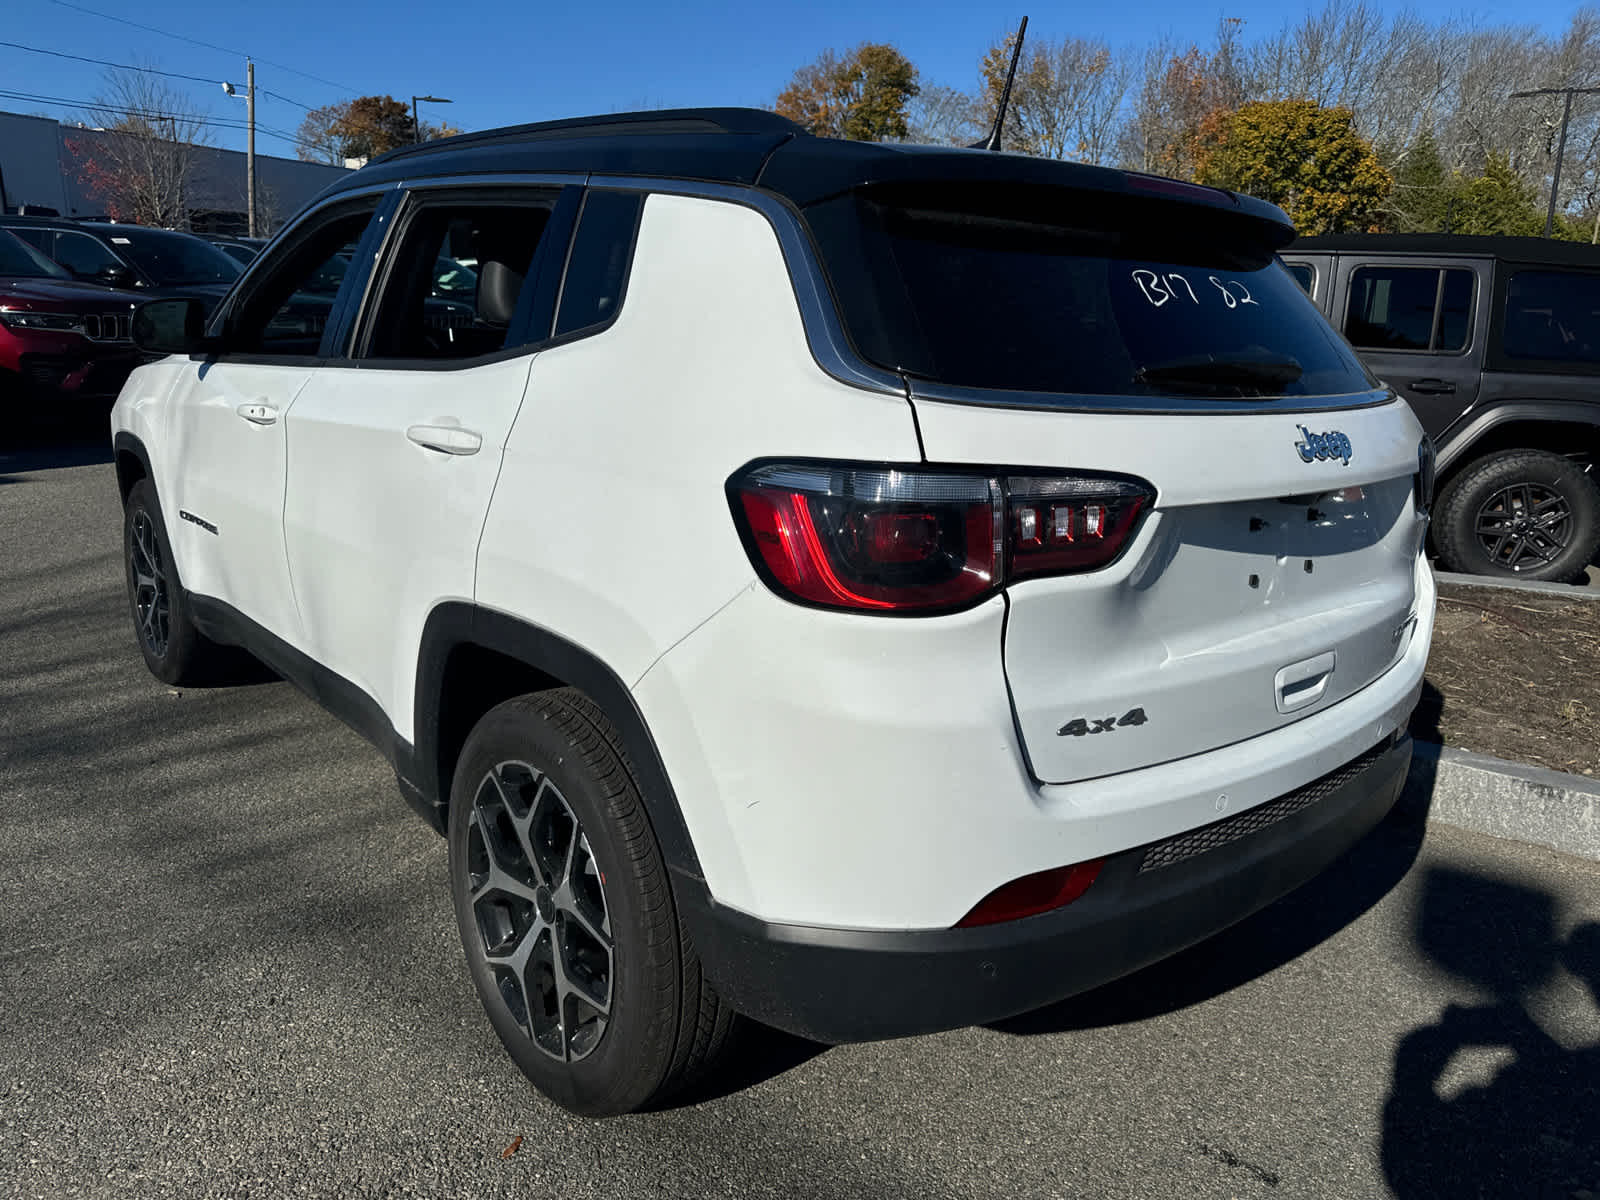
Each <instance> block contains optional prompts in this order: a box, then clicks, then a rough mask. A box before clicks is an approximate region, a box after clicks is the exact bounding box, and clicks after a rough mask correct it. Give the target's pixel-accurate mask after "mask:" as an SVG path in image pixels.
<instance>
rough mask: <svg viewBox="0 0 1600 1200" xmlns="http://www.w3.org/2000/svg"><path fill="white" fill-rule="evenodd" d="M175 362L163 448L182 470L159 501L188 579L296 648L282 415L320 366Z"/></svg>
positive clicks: (298, 640) (298, 633)
mask: <svg viewBox="0 0 1600 1200" xmlns="http://www.w3.org/2000/svg"><path fill="white" fill-rule="evenodd" d="M175 361H177V362H178V363H179V364H180V365H179V368H178V371H177V375H178V379H177V383H176V386H175V387H174V388H173V390H172V393H171V397H170V403H171V404H172V421H171V425H170V428H169V439H168V442H167V444H166V445H165V446H163V447H162V449H163V450H164V451H165V452H166V453H165V455H164V457H167V458H168V459H169V461H171V462H174V463H180V464H182V468H181V470H177V471H175V472H174V474H173V476H172V479H171V480H170V483H169V485H168V487H167V488H166V489H165V491H164V493H163V494H162V497H161V501H162V511H163V514H164V516H165V518H166V526H167V536H168V538H169V539H170V540H171V542H172V550H173V554H174V555H176V556H177V559H178V564H179V570H180V571H181V572H182V577H183V584H184V586H185V587H186V588H188V589H189V590H190V591H192V592H196V593H199V594H200V595H203V596H212V597H215V598H216V599H218V600H222V601H225V602H226V603H228V604H231V605H232V606H233V607H234V608H236V609H238V610H239V611H240V612H241V613H243V614H244V615H245V616H247V617H249V618H250V619H251V620H252V621H254V622H256V623H257V624H258V625H261V626H263V627H264V628H266V629H270V630H272V632H274V633H275V634H277V635H278V636H279V637H281V638H282V639H283V640H284V641H286V642H288V643H290V644H291V645H296V646H298V645H300V644H301V628H300V618H299V614H298V613H297V612H296V609H295V603H294V591H293V588H292V587H291V585H290V582H289V564H288V559H287V557H286V555H285V553H284V545H283V495H284V491H283V489H284V480H285V475H286V466H287V455H286V453H285V440H284V430H285V424H284V422H285V417H286V415H287V414H288V411H289V408H290V406H291V405H293V403H294V399H295V397H296V396H298V395H299V394H300V391H301V389H302V388H304V387H305V386H306V384H308V383H309V382H310V381H311V378H312V375H313V372H314V368H312V367H309V366H298V365H279V364H270V365H262V364H256V363H233V362H215V363H202V362H193V361H190V360H188V359H178V360H175ZM247 406H248V407H250V408H259V407H261V406H265V407H267V408H269V409H272V410H275V411H276V413H277V419H276V420H274V421H273V422H272V423H271V424H265V425H263V424H257V423H255V422H253V421H250V420H246V419H245V417H244V416H242V415H241V414H240V409H241V408H242V407H247ZM180 511H188V512H191V513H194V514H195V515H196V516H198V517H200V518H201V519H203V520H206V521H209V522H210V523H211V524H213V525H215V526H216V527H217V532H216V533H211V532H209V531H208V530H205V529H202V528H201V527H200V526H198V525H195V524H193V523H192V522H189V521H185V520H182V519H180V517H179V515H178V514H179V513H180Z"/></svg>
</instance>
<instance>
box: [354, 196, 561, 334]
mask: <svg viewBox="0 0 1600 1200" xmlns="http://www.w3.org/2000/svg"><path fill="white" fill-rule="evenodd" d="M555 196H556V193H554V192H530V193H528V194H527V197H526V198H525V199H520V200H517V201H495V200H489V199H483V200H463V201H459V202H456V201H451V200H441V199H438V198H428V199H425V200H423V201H422V202H421V203H420V204H419V205H418V207H417V209H416V210H415V212H413V213H412V215H411V216H410V218H409V219H408V220H407V221H406V223H405V225H404V228H403V231H402V234H401V238H400V246H399V249H398V251H397V252H396V253H395V256H394V261H393V262H392V264H391V265H390V267H389V271H388V274H387V275H386V276H385V278H384V283H383V291H382V294H381V296H380V297H379V299H378V306H377V310H376V315H375V316H374V318H373V320H372V334H371V340H370V344H369V346H368V350H367V357H370V358H399V359H461V358H476V357H479V356H481V355H485V354H494V353H497V352H498V351H501V350H513V349H517V348H519V346H520V345H521V344H523V343H525V342H526V340H527V339H526V337H516V336H514V334H513V326H514V324H515V323H516V318H517V315H518V311H519V305H520V303H521V301H522V297H523V294H524V292H525V291H527V290H528V288H529V287H530V286H531V285H530V284H529V281H528V276H529V273H530V271H531V269H532V266H533V261H534V255H535V254H536V253H537V251H538V249H539V242H540V239H541V238H543V237H544V234H545V229H546V227H547V226H548V225H549V222H550V214H551V210H552V209H553V207H554V205H555Z"/></svg>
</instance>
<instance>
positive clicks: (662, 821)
mask: <svg viewBox="0 0 1600 1200" xmlns="http://www.w3.org/2000/svg"><path fill="white" fill-rule="evenodd" d="M464 646H473V647H477V648H480V649H483V650H489V651H493V652H495V653H497V654H502V655H504V656H506V657H507V658H510V659H514V660H515V661H517V662H520V663H522V664H524V665H526V666H528V667H531V668H533V669H534V670H536V671H538V672H540V673H541V674H544V675H547V676H550V677H551V678H553V679H557V680H560V681H562V683H564V684H565V685H567V686H569V687H574V688H577V689H578V690H579V691H581V692H583V693H584V694H585V695H586V696H588V697H589V698H590V699H591V700H593V701H594V702H595V703H596V704H597V705H599V706H600V708H601V709H602V710H603V711H604V712H605V714H606V716H607V718H608V719H609V720H610V721H611V723H612V725H614V726H615V727H616V730H617V733H618V735H619V736H620V737H621V739H622V745H623V748H624V749H625V750H626V752H627V755H628V759H629V763H630V765H631V766H632V768H633V773H634V777H635V782H637V784H638V785H639V791H640V794H641V796H642V797H643V799H644V804H645V811H646V813H647V815H648V816H649V819H650V824H651V828H652V829H653V830H654V831H655V835H656V841H657V842H658V843H659V845H660V847H661V853H662V857H663V858H664V859H665V860H666V864H667V868H668V870H670V871H671V872H672V873H673V874H674V875H676V876H680V877H684V876H687V877H688V878H689V879H690V880H692V881H693V882H694V883H696V884H698V885H700V886H701V887H703V886H704V879H703V877H702V875H701V871H700V859H699V857H698V855H696V853H695V849H694V842H693V840H692V839H691V838H690V836H689V827H688V825H687V824H686V823H685V822H684V819H683V811H682V809H681V808H680V807H679V805H678V797H677V793H676V792H675V791H674V790H673V787H672V781H671V780H670V779H669V778H668V776H667V770H666V766H665V764H664V763H663V762H662V760H661V753H660V751H659V750H658V749H657V748H656V743H655V739H654V738H653V737H652V736H651V734H650V728H649V726H648V724H646V722H645V719H644V715H643V714H642V713H641V712H640V711H639V706H638V705H637V704H636V703H635V702H634V699H633V693H632V692H631V691H629V689H628V686H627V685H626V684H625V683H623V681H622V680H621V679H620V678H619V677H618V676H617V673H616V672H615V671H613V670H612V669H611V668H610V667H609V666H608V665H607V664H606V663H605V662H603V661H602V660H601V659H600V658H599V657H597V656H596V655H594V654H593V653H591V652H590V651H588V650H586V649H584V648H583V647H582V646H579V645H577V644H576V643H574V642H571V641H568V640H567V639H566V638H563V637H561V636H560V635H559V634H555V633H552V632H551V631H550V630H548V629H544V628H541V627H540V626H538V625H534V624H532V623H530V622H527V621H523V620H520V619H518V618H516V617H512V616H508V615H506V614H505V613H501V612H497V611H495V610H493V609H489V608H484V607H482V606H480V605H476V604H468V603H465V602H462V601H447V602H445V603H443V604H439V605H437V606H435V608H434V609H433V611H432V612H431V613H429V614H428V620H427V622H426V624H425V625H424V626H423V630H422V641H421V648H420V650H419V654H418V661H417V682H416V712H415V716H416V725H415V728H414V731H413V732H414V741H415V749H414V751H413V763H414V767H415V782H414V783H413V784H412V786H413V787H415V788H416V790H417V791H418V792H420V793H421V797H420V798H421V799H423V800H424V801H425V802H427V803H429V804H431V805H433V806H434V807H435V809H436V810H437V811H438V812H440V813H442V812H443V808H444V806H445V804H446V803H447V802H448V799H449V788H450V781H449V780H448V779H446V778H443V777H442V770H441V768H442V762H441V751H442V747H441V745H440V736H439V731H440V729H441V717H442V715H443V714H442V711H441V709H442V701H443V692H444V676H445V670H446V667H447V664H448V663H449V660H450V655H451V653H452V651H454V650H455V649H457V648H458V647H464Z"/></svg>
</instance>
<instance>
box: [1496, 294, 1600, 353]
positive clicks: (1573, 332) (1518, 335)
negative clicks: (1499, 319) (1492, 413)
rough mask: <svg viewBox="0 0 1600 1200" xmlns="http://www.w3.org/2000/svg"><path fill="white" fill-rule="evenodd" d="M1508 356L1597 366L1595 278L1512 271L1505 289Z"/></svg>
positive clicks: (1599, 340)
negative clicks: (1513, 272) (1512, 273)
mask: <svg viewBox="0 0 1600 1200" xmlns="http://www.w3.org/2000/svg"><path fill="white" fill-rule="evenodd" d="M1505 352H1506V356H1507V357H1508V358H1522V359H1543V360H1545V361H1547V362H1571V363H1592V364H1600V274H1584V273H1580V272H1576V271H1518V272H1516V273H1515V274H1514V275H1512V276H1511V282H1510V284H1509V285H1508V287H1507V289H1506V326H1505Z"/></svg>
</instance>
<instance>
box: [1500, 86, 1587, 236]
mask: <svg viewBox="0 0 1600 1200" xmlns="http://www.w3.org/2000/svg"><path fill="white" fill-rule="evenodd" d="M1594 95H1600V88H1533V89H1532V90H1530V91H1526V92H1512V93H1511V98H1512V99H1513V100H1525V99H1527V98H1528V97H1530V96H1565V97H1566V98H1567V102H1566V104H1565V105H1564V106H1563V107H1562V109H1561V136H1560V137H1559V138H1557V139H1556V166H1555V172H1554V175H1553V176H1552V178H1551V180H1550V207H1549V208H1548V209H1546V210H1545V215H1544V235H1545V237H1549V236H1550V232H1551V230H1553V229H1554V228H1555V225H1556V197H1557V196H1559V195H1560V194H1561V160H1562V159H1563V158H1564V157H1566V153H1567V123H1568V122H1569V121H1571V120H1572V98H1573V97H1574V96H1594Z"/></svg>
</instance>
